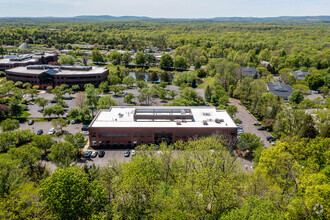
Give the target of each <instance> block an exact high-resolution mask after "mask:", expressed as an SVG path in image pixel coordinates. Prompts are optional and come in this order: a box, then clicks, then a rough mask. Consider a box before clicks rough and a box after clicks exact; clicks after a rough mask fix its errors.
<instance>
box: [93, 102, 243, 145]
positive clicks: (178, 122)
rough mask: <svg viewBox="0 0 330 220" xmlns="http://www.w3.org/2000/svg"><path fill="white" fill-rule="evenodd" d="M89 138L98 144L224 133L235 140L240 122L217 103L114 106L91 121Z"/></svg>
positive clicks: (154, 141) (124, 143)
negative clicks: (213, 104) (186, 105)
mask: <svg viewBox="0 0 330 220" xmlns="http://www.w3.org/2000/svg"><path fill="white" fill-rule="evenodd" d="M88 131H89V142H90V145H91V146H93V147H98V148H120V147H132V146H136V145H140V144H159V143H161V142H167V143H174V142H176V141H178V140H183V141H187V140H189V139H190V138H198V137H205V136H211V135H213V134H219V135H224V136H226V137H227V138H228V140H229V141H235V140H236V136H237V126H236V125H235V123H234V122H233V120H232V119H231V117H230V116H229V115H228V113H227V112H226V111H225V110H216V108H215V107H174V106H167V107H164V106H159V107H155V106H152V107H144V106H139V107H137V106H136V107H123V106H121V107H117V106H116V107H111V108H110V109H109V110H100V111H99V112H98V114H97V115H96V117H95V118H94V120H93V121H92V123H91V124H90V125H89V128H88Z"/></svg>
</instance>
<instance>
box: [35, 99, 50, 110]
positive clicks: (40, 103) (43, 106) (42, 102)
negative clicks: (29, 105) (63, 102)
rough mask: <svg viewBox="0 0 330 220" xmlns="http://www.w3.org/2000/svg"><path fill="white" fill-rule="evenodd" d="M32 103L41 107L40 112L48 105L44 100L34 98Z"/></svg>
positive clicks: (46, 100)
mask: <svg viewBox="0 0 330 220" xmlns="http://www.w3.org/2000/svg"><path fill="white" fill-rule="evenodd" d="M34 103H36V104H37V105H39V106H40V107H42V111H43V110H44V108H45V106H47V105H48V104H49V100H48V99H45V98H36V99H35V100H34Z"/></svg>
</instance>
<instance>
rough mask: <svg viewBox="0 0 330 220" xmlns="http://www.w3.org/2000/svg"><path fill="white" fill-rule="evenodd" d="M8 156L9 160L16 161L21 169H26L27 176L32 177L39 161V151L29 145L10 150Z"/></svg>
mask: <svg viewBox="0 0 330 220" xmlns="http://www.w3.org/2000/svg"><path fill="white" fill-rule="evenodd" d="M8 155H9V156H10V158H11V159H13V160H17V161H18V162H19V163H18V164H19V166H20V167H21V168H27V169H28V175H29V176H32V174H33V171H34V167H35V166H36V162H37V161H38V160H40V159H41V151H40V149H38V148H36V147H34V146H30V145H23V146H21V147H17V148H11V149H10V150H9V151H8Z"/></svg>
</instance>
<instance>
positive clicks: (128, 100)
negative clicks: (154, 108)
mask: <svg viewBox="0 0 330 220" xmlns="http://www.w3.org/2000/svg"><path fill="white" fill-rule="evenodd" d="M134 98H135V96H134V94H133V93H128V94H127V95H126V96H125V98H124V102H125V103H127V104H133V99H134Z"/></svg>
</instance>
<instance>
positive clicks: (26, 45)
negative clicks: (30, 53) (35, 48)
mask: <svg viewBox="0 0 330 220" xmlns="http://www.w3.org/2000/svg"><path fill="white" fill-rule="evenodd" d="M18 49H20V50H31V49H32V48H31V47H30V46H29V45H28V44H27V43H22V44H21V45H20V46H19V47H18Z"/></svg>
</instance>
